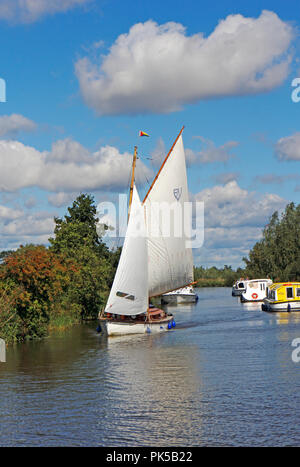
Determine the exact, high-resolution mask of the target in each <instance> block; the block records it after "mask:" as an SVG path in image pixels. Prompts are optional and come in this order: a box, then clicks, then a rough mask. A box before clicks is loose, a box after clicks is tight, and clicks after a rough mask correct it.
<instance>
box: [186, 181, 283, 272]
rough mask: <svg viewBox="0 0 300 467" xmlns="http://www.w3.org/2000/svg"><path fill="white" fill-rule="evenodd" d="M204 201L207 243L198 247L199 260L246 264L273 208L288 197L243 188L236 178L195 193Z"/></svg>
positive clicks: (206, 262)
mask: <svg viewBox="0 0 300 467" xmlns="http://www.w3.org/2000/svg"><path fill="white" fill-rule="evenodd" d="M194 200H196V201H204V215H205V219H204V229H205V232H204V245H203V247H202V248H200V249H199V250H196V251H195V256H196V258H197V264H201V263H202V264H210V265H212V264H217V265H219V266H223V265H224V264H231V265H232V266H234V267H237V266H243V264H242V257H243V256H246V255H247V254H248V252H249V249H251V248H252V247H253V245H254V243H255V242H256V241H258V240H259V239H260V238H261V235H262V230H263V228H264V226H265V225H266V224H267V223H268V221H269V218H270V217H271V215H272V214H273V212H274V211H281V210H282V209H283V208H284V207H285V206H286V204H287V201H286V200H284V199H283V198H281V197H280V196H278V195H276V194H272V193H267V194H264V195H261V194H258V193H255V192H249V191H247V190H245V189H242V188H241V187H240V186H239V185H238V184H237V182H236V181H231V182H228V183H226V184H225V185H216V186H214V187H212V188H206V189H204V190H202V191H201V192H199V193H197V194H196V195H194Z"/></svg>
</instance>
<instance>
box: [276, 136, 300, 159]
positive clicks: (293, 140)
mask: <svg viewBox="0 0 300 467" xmlns="http://www.w3.org/2000/svg"><path fill="white" fill-rule="evenodd" d="M275 154H276V156H277V158H278V159H279V160H281V161H300V132H299V131H298V132H296V133H294V134H292V135H290V136H285V137H284V138H280V139H279V140H278V141H277V143H276V144H275Z"/></svg>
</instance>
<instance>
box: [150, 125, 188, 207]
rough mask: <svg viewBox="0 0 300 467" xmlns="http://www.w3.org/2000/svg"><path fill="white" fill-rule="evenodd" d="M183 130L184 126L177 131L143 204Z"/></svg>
mask: <svg viewBox="0 0 300 467" xmlns="http://www.w3.org/2000/svg"><path fill="white" fill-rule="evenodd" d="M183 130H184V126H183V127H182V128H181V130H180V132H179V133H178V136H177V138H176V139H175V141H174V143H173V145H172V147H171V149H170V151H169V152H168V154H167V156H166V158H165V160H164V161H163V163H162V165H161V167H160V169H159V171H158V172H157V174H156V177H155V179H154V180H153V182H152V185H151V186H150V188H149V190H148V192H147V194H146V196H145V198H144V201H143V204H144V203H145V201H146V199H147V197H148V195H149V193H150V191H151V190H152V188H153V185H154V183H155V182H156V180H157V179H158V176H159V174H160V172H161V171H162V168H163V166H164V165H165V163H166V162H167V160H168V159H169V156H170V154H171V152H172V151H173V148H174V146H175V144H176V143H177V141H178V139H179V136H180V135H181V133H182V132H183Z"/></svg>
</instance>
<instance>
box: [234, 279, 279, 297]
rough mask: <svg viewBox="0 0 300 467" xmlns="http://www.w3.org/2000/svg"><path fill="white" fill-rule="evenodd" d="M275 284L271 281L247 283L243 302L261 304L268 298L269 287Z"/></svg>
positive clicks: (250, 281) (258, 280)
mask: <svg viewBox="0 0 300 467" xmlns="http://www.w3.org/2000/svg"><path fill="white" fill-rule="evenodd" d="M271 284H273V282H272V280H271V279H252V280H249V281H247V283H246V290H245V292H243V293H242V295H241V301H242V302H261V301H262V300H264V299H265V298H266V296H267V290H268V287H269V286H270V285H271Z"/></svg>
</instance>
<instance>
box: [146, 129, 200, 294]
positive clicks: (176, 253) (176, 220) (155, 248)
mask: <svg viewBox="0 0 300 467" xmlns="http://www.w3.org/2000/svg"><path fill="white" fill-rule="evenodd" d="M188 201H189V196H188V187H187V176H186V163H185V154H184V147H183V141H182V136H181V135H180V136H179V138H178V140H177V141H176V144H175V146H174V148H173V150H172V152H171V154H170V155H169V157H168V159H167V161H166V162H165V164H164V165H163V167H162V169H161V171H160V173H159V175H158V178H157V180H156V182H155V183H154V185H153V187H152V189H151V190H150V192H149V193H148V196H147V197H146V199H145V201H144V207H145V214H146V216H145V217H146V225H147V235H148V257H149V259H148V274H149V277H148V283H149V296H150V297H152V296H155V295H160V294H162V293H165V292H168V291H170V290H175V289H178V288H180V287H183V286H184V285H187V284H189V283H191V282H193V255H192V250H191V247H190V242H189V241H188V240H190V232H191V228H192V217H191V212H189V211H188V205H189V203H188ZM187 214H189V215H187Z"/></svg>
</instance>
